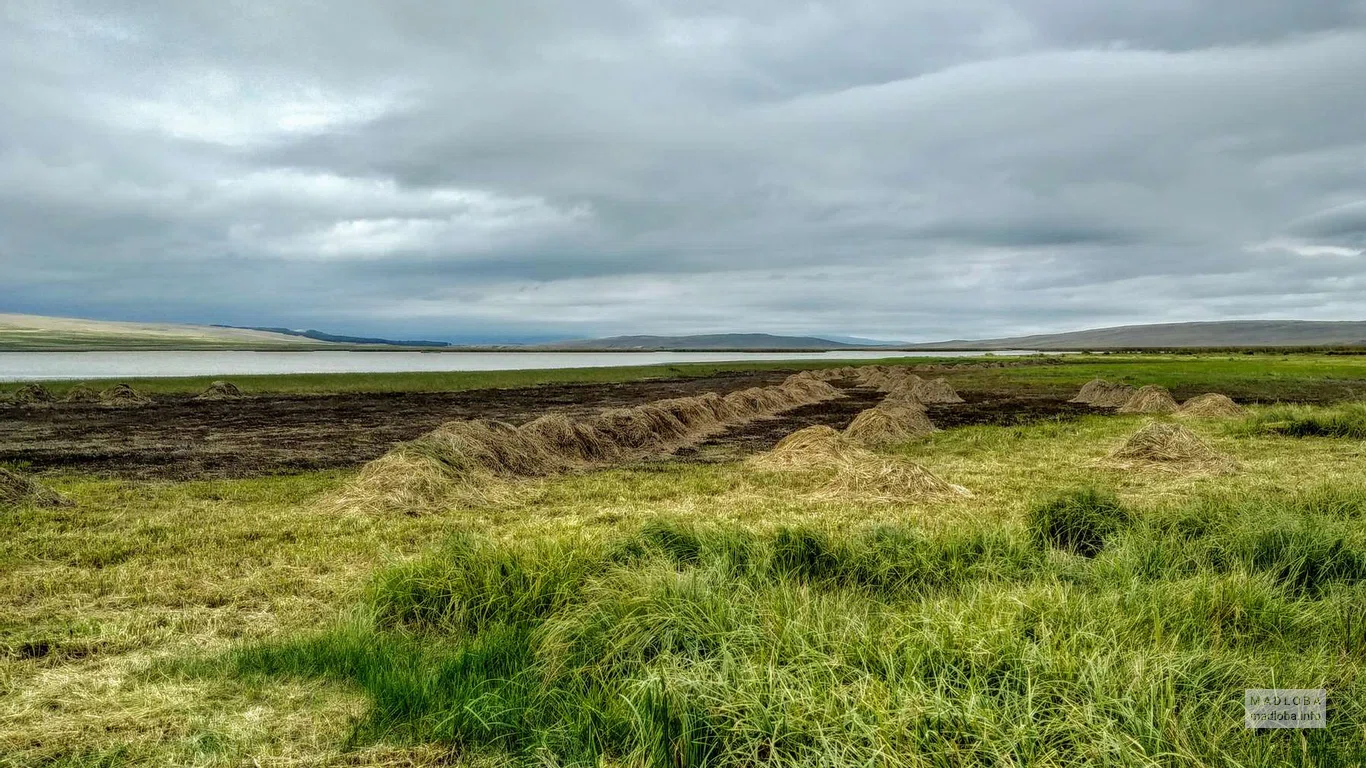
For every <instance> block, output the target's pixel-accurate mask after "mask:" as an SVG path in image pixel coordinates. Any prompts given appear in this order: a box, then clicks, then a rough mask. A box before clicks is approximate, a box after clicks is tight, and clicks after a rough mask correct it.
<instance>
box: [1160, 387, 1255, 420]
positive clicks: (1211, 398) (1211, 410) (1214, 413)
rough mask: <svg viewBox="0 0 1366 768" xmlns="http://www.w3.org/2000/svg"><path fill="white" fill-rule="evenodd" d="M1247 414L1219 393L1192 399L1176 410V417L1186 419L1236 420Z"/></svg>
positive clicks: (1210, 393)
mask: <svg viewBox="0 0 1366 768" xmlns="http://www.w3.org/2000/svg"><path fill="white" fill-rule="evenodd" d="M1246 414H1247V411H1245V410H1244V409H1243V407H1242V406H1241V405H1238V404H1237V403H1235V402H1233V401H1232V400H1230V399H1229V398H1228V396H1227V395H1221V394H1219V393H1217V392H1209V393H1207V394H1203V395H1197V396H1195V397H1192V398H1191V399H1189V400H1187V401H1186V402H1184V403H1182V404H1181V407H1180V408H1178V409H1177V410H1176V415H1177V416H1178V417H1180V418H1185V419H1236V418H1239V417H1241V416H1245V415H1246Z"/></svg>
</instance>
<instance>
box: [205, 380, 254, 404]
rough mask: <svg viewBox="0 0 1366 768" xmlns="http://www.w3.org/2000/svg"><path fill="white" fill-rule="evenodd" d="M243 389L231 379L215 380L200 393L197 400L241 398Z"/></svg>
mask: <svg viewBox="0 0 1366 768" xmlns="http://www.w3.org/2000/svg"><path fill="white" fill-rule="evenodd" d="M241 397H242V390H240V389H238V388H237V385H236V384H233V383H232V382H230V381H215V382H214V383H212V384H210V385H209V388H208V389H206V390H204V391H203V392H201V393H199V395H198V396H197V397H195V399H196V400H239V399H241Z"/></svg>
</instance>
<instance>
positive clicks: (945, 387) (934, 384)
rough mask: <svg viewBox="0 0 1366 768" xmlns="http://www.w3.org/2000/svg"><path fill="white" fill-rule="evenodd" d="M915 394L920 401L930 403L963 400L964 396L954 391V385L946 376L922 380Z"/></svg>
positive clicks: (936, 403) (958, 401)
mask: <svg viewBox="0 0 1366 768" xmlns="http://www.w3.org/2000/svg"><path fill="white" fill-rule="evenodd" d="M915 396H916V397H917V398H919V399H920V402H922V403H926V404H929V405H938V404H948V403H961V402H963V398H961V397H959V396H958V393H957V392H955V391H954V389H953V385H952V384H950V383H949V380H948V379H944V378H939V379H931V380H929V381H921V382H920V383H919V384H917V385H916V387H915Z"/></svg>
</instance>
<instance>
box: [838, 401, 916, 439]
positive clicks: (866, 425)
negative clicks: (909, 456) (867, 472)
mask: <svg viewBox="0 0 1366 768" xmlns="http://www.w3.org/2000/svg"><path fill="white" fill-rule="evenodd" d="M934 431H935V428H934V425H933V424H931V423H930V419H929V417H928V416H926V415H925V412H924V411H921V410H917V409H915V408H904V407H900V406H895V405H891V406H889V405H879V406H877V407H876V408H869V409H868V410H866V411H863V412H862V413H860V414H859V415H858V416H855V417H854V420H853V422H851V423H850V424H849V426H848V427H846V428H845V430H844V436H845V437H847V438H849V439H850V440H853V441H854V442H856V443H858V444H860V445H864V446H867V447H869V448H881V447H884V446H888V445H895V444H897V443H905V442H909V441H911V440H914V439H916V438H918V437H924V436H925V435H928V434H930V433H932V432H934Z"/></svg>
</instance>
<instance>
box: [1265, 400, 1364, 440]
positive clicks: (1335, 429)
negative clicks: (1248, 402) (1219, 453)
mask: <svg viewBox="0 0 1366 768" xmlns="http://www.w3.org/2000/svg"><path fill="white" fill-rule="evenodd" d="M1243 430H1244V431H1245V432H1250V433H1254V434H1279V435H1288V436H1291V437H1346V438H1352V439H1354V440H1363V439H1366V403H1343V404H1339V405H1333V406H1326V407H1317V406H1308V405H1277V406H1272V407H1270V408H1266V409H1264V410H1261V411H1258V412H1256V413H1255V414H1253V415H1252V416H1251V417H1249V418H1248V419H1247V420H1246V421H1245V422H1244V427H1243Z"/></svg>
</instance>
